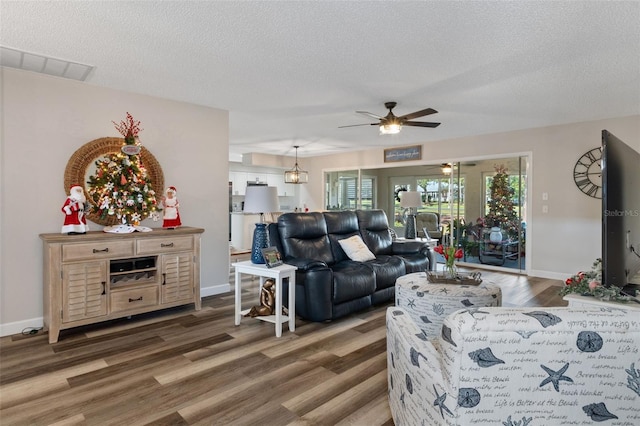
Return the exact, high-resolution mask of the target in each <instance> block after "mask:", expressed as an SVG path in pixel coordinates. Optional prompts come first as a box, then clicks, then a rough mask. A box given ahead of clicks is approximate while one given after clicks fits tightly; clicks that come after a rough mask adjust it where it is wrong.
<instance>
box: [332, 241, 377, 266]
mask: <svg viewBox="0 0 640 426" xmlns="http://www.w3.org/2000/svg"><path fill="white" fill-rule="evenodd" d="M338 243H339V244H340V247H342V250H344V252H345V253H346V255H347V256H348V257H349V259H351V260H355V261H356V262H366V261H367V260H374V259H375V258H376V257H375V256H374V255H373V253H371V250H369V248H368V247H367V246H366V245H365V244H364V241H362V238H360V236H359V235H354V236H353V237H349V238H345V239H343V240H339V241H338Z"/></svg>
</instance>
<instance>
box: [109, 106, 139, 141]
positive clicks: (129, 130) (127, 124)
mask: <svg viewBox="0 0 640 426" xmlns="http://www.w3.org/2000/svg"><path fill="white" fill-rule="evenodd" d="M112 123H113V124H114V125H115V128H116V130H117V131H118V132H120V134H121V135H122V136H124V138H125V139H129V138H134V137H136V136H138V133H140V131H141V130H142V129H141V128H140V122H139V121H136V120H134V119H133V116H132V115H131V114H129V113H128V112H127V118H126V120H124V121H121V122H120V123H116V122H115V121H112Z"/></svg>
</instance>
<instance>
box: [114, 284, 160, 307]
mask: <svg viewBox="0 0 640 426" xmlns="http://www.w3.org/2000/svg"><path fill="white" fill-rule="evenodd" d="M159 300H160V299H159V296H158V286H157V285H155V286H150V287H140V288H132V289H129V290H123V291H112V292H111V312H112V313H114V312H121V311H129V310H132V309H138V308H142V307H145V306H154V305H157V304H158V301H159Z"/></svg>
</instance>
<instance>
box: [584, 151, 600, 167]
mask: <svg viewBox="0 0 640 426" xmlns="http://www.w3.org/2000/svg"><path fill="white" fill-rule="evenodd" d="M595 150H597V151H600V150H599V149H598V148H595V149H592V150H591V151H589V152H587V153H586V154H585V155H584V156H585V157H587V158H588V159H589V164H591V163H593V162H595V161H596V160H599V159H600V158H599V157H596V156H595V155H594V154H593V151H595Z"/></svg>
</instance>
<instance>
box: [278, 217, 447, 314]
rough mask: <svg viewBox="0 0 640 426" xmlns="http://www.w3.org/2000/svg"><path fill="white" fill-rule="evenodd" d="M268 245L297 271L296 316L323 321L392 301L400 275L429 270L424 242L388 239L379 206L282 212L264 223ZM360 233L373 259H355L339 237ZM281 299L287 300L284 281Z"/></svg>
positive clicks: (429, 256)
mask: <svg viewBox="0 0 640 426" xmlns="http://www.w3.org/2000/svg"><path fill="white" fill-rule="evenodd" d="M268 232H269V240H270V241H269V243H270V245H271V246H275V247H277V248H278V250H279V251H280V253H282V256H283V259H284V261H285V263H288V264H292V265H295V266H297V267H298V270H297V271H296V314H298V315H299V316H301V317H302V318H305V319H308V320H311V321H327V320H332V319H335V318H339V317H342V316H345V315H347V314H350V313H352V312H356V311H359V310H362V309H364V308H367V307H369V306H371V305H374V304H378V303H382V302H386V301H389V300H393V298H394V295H395V281H396V278H398V277H399V276H402V275H405V274H407V273H412V272H420V271H425V270H428V269H430V265H431V267H433V266H434V265H435V260H434V259H435V255H434V253H433V250H432V249H431V248H430V247H429V246H428V244H427V243H424V242H421V241H417V240H405V241H393V240H392V237H391V233H390V231H389V225H388V221H387V215H386V214H385V212H384V211H383V210H356V211H330V212H324V213H319V212H313V213H285V214H283V215H281V216H280V217H279V218H278V222H277V224H276V223H273V224H270V225H269V226H268ZM354 235H360V237H361V238H362V240H363V241H364V243H365V244H366V245H367V247H368V248H369V250H370V251H371V252H372V253H373V254H374V255H375V259H374V260H370V261H366V262H356V261H353V260H351V259H349V257H348V256H347V255H346V254H345V252H344V250H343V249H342V247H341V246H340V244H339V243H338V241H340V240H342V239H345V238H349V237H352V236H354ZM283 287H284V291H283V293H284V294H283V302H284V303H285V304H286V301H287V300H288V284H285V285H284V286H283Z"/></svg>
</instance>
